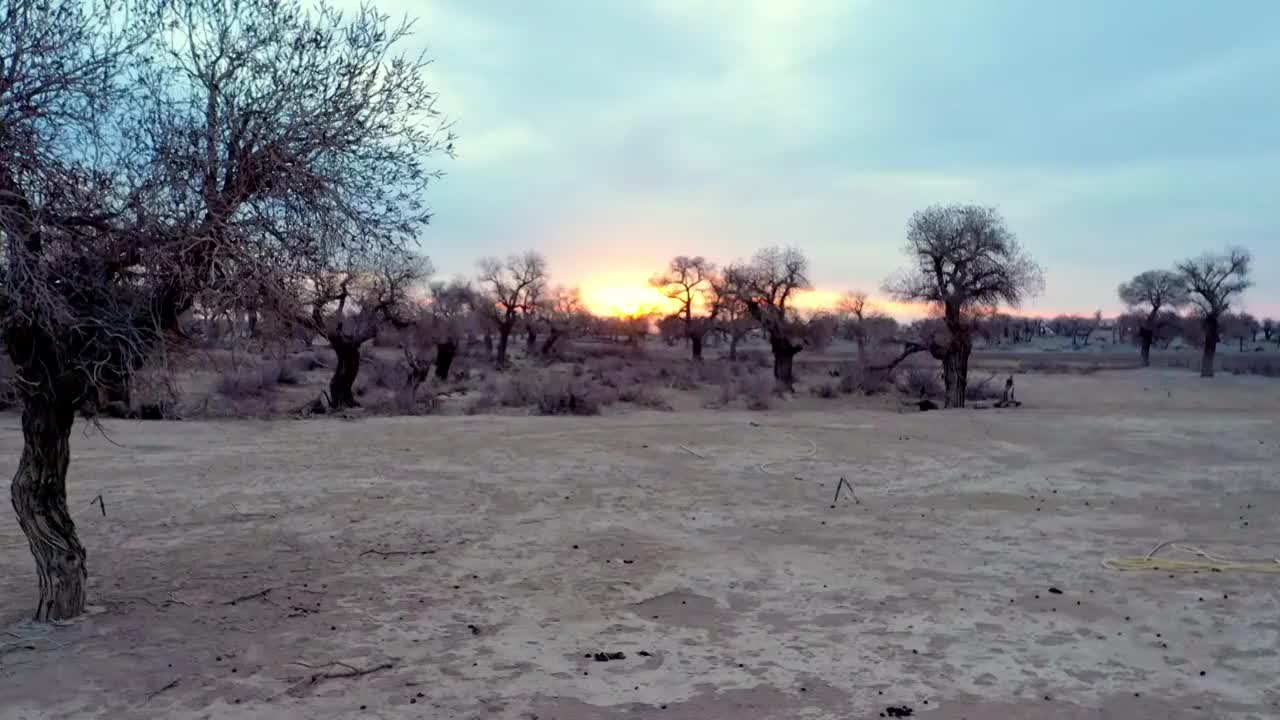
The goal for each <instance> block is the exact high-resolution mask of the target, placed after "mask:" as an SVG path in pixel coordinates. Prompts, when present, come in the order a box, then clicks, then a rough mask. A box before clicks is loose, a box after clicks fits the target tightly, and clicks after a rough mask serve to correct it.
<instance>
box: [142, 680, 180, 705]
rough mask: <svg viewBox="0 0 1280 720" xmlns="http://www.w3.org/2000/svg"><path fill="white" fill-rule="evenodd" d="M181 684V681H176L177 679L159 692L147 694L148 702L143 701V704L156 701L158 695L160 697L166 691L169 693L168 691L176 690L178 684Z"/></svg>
mask: <svg viewBox="0 0 1280 720" xmlns="http://www.w3.org/2000/svg"><path fill="white" fill-rule="evenodd" d="M179 682H180V681H179V680H176V679H175V680H173V681H172V682H170V683H169V684H168V685H165V686H164V687H162V688H160V689H159V690H156V691H154V692H149V693H147V699H146V700H143V701H142V702H144V703H148V702H151V701H152V700H154V699H155V697H156V696H157V695H159V694H160V693H162V692H165V691H167V690H172V689H174V688H176V687H178V683H179Z"/></svg>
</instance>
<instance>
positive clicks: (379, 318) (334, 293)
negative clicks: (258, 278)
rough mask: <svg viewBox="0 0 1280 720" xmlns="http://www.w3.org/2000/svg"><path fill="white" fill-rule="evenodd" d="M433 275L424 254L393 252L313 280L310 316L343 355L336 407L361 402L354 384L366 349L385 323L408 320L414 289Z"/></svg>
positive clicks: (332, 388) (332, 384) (332, 383)
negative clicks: (366, 345) (419, 255)
mask: <svg viewBox="0 0 1280 720" xmlns="http://www.w3.org/2000/svg"><path fill="white" fill-rule="evenodd" d="M430 274H431V267H430V264H429V263H428V262H427V261H426V259H424V258H414V257H398V256H391V257H386V258H381V259H379V260H377V261H375V262H372V263H371V264H368V265H364V266H357V267H354V268H350V269H347V270H342V271H338V272H332V273H321V274H319V275H317V276H315V277H313V278H312V279H311V282H310V283H309V285H310V288H311V294H310V297H309V298H308V303H307V304H308V305H309V306H310V308H311V316H310V321H311V323H312V326H313V327H314V328H315V331H316V332H318V333H319V334H321V335H323V336H324V338H325V339H326V340H327V341H328V342H329V346H330V347H332V348H333V352H334V353H335V354H336V355H337V357H338V362H337V365H336V366H335V367H334V370H333V377H332V378H330V380H329V405H330V406H331V407H332V408H333V409H335V410H341V409H343V408H351V407H357V406H358V405H359V403H358V402H356V397H355V394H354V392H353V388H354V386H355V382H356V376H357V375H359V374H360V348H361V347H362V346H364V344H365V343H367V342H369V341H370V340H372V339H374V338H375V337H377V335H378V331H379V330H380V329H381V328H382V326H383V325H384V324H387V323H392V324H396V325H405V324H407V320H406V318H407V317H408V315H407V312H406V311H407V308H406V304H407V303H408V302H409V300H410V296H409V293H410V291H411V290H412V288H413V285H414V284H415V283H417V282H419V281H421V280H423V279H425V278H426V277H427V276H429V275H430Z"/></svg>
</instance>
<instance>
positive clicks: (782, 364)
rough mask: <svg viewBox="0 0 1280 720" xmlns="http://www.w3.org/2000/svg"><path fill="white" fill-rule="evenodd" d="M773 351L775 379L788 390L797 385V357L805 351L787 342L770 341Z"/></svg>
mask: <svg viewBox="0 0 1280 720" xmlns="http://www.w3.org/2000/svg"><path fill="white" fill-rule="evenodd" d="M769 346H770V348H772V349H773V379H774V380H776V381H778V383H779V384H780V385H782V386H783V387H785V388H786V389H788V390H792V389H793V386H794V384H795V371H794V367H795V362H794V361H795V357H796V355H797V354H799V352H800V350H801V349H803V346H802V345H795V344H793V343H791V342H789V341H787V340H770V341H769Z"/></svg>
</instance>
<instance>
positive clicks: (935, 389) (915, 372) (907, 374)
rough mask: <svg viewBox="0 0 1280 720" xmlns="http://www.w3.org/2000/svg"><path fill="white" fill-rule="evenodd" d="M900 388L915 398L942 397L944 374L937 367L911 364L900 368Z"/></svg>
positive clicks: (898, 383)
mask: <svg viewBox="0 0 1280 720" xmlns="http://www.w3.org/2000/svg"><path fill="white" fill-rule="evenodd" d="M897 386H898V390H899V391H901V392H902V393H903V394H904V395H908V396H910V397H913V398H937V397H942V394H943V386H942V375H941V374H940V373H939V372H938V371H937V369H935V368H933V367H929V366H924V365H909V366H907V367H905V368H902V369H900V371H899V373H898V378H897Z"/></svg>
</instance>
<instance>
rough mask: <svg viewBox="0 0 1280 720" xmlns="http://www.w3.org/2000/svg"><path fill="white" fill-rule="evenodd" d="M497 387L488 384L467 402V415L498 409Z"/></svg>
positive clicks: (481, 413)
mask: <svg viewBox="0 0 1280 720" xmlns="http://www.w3.org/2000/svg"><path fill="white" fill-rule="evenodd" d="M498 406H499V403H498V388H497V387H496V386H495V385H488V386H486V387H485V388H484V389H483V390H481V391H480V394H479V395H477V396H476V397H475V398H474V399H472V401H471V402H469V403H467V409H466V413H467V414H468V415H483V414H484V413H488V412H492V411H494V410H496V409H498Z"/></svg>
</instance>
